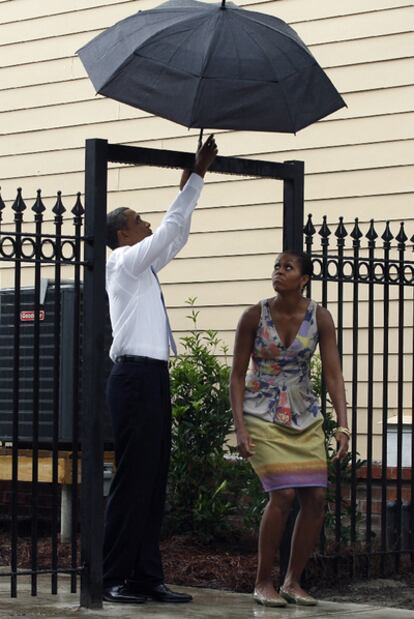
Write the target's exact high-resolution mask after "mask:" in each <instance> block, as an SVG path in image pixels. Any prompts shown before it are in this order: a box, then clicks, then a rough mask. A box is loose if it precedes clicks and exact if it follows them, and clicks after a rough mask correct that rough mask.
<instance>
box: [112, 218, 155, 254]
mask: <svg viewBox="0 0 414 619" xmlns="http://www.w3.org/2000/svg"><path fill="white" fill-rule="evenodd" d="M125 215H126V218H127V221H128V223H127V227H126V228H125V229H123V230H118V242H119V246H120V247H122V246H123V245H135V244H136V243H139V242H140V241H142V240H143V239H145V238H146V237H147V236H151V234H152V230H151V224H150V223H149V222H148V221H144V220H143V219H141V216H140V215H139V213H136V212H135V211H133V210H132V209H128V210H127V211H126V212H125Z"/></svg>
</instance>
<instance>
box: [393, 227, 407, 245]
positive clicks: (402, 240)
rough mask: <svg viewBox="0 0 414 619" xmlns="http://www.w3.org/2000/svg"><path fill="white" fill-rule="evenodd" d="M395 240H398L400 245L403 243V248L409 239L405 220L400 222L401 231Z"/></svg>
mask: <svg viewBox="0 0 414 619" xmlns="http://www.w3.org/2000/svg"><path fill="white" fill-rule="evenodd" d="M395 240H396V241H398V244H399V245H401V247H400V249H403V246H404V244H405V242H406V241H408V236H407V235H406V234H405V230H404V222H403V221H402V222H401V223H400V231H399V232H398V234H397V236H396V237H395Z"/></svg>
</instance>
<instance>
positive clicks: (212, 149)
mask: <svg viewBox="0 0 414 619" xmlns="http://www.w3.org/2000/svg"><path fill="white" fill-rule="evenodd" d="M217 151H218V148H217V144H216V141H215V139H214V134H212V135H210V136H209V137H208V138H207V140H206V141H205V142H204V144H203V145H202V147H201V148H199V149H198V151H197V153H196V156H195V163H194V172H195V173H196V174H198V175H199V176H201V177H202V178H204V175H205V173H206V172H207V170H208V169H209V167H210V166H211V164H212V163H213V161H214V159H215V158H216V155H217Z"/></svg>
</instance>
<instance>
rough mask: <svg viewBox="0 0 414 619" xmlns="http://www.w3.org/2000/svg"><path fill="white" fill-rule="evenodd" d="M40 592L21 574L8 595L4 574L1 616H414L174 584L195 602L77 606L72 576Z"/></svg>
mask: <svg viewBox="0 0 414 619" xmlns="http://www.w3.org/2000/svg"><path fill="white" fill-rule="evenodd" d="M38 587H39V594H38V596H37V597H32V596H31V595H30V584H29V581H28V579H27V578H23V577H21V578H20V579H19V587H18V597H17V599H12V598H10V585H9V580H8V578H1V580H0V617H1V618H5V619H18V618H22V619H23V618H24V619H42V618H47V619H64V618H69V617H73V618H78V617H82V618H85V619H86V618H90V619H110V618H111V617H114V618H115V617H116V618H117V619H154V618H155V617H156V618H157V619H275V618H280V619H292V618H293V617H295V618H298V619H306V618H308V617H309V618H312V617H313V618H318V619H324V618H330V619H351V616H354V617H355V619H392V618H394V617H400V618H401V619H409V618H413V619H414V611H413V610H404V609H397V608H381V607H379V606H374V605H372V604H366V605H362V604H353V603H352V602H351V600H350V602H349V603H342V602H341V603H335V602H328V601H323V602H320V603H319V604H318V605H317V606H315V607H308V608H306V607H300V606H295V605H289V606H288V607H287V608H282V609H278V608H265V607H263V606H259V605H258V604H256V603H255V602H254V601H253V600H252V597H251V596H250V595H246V594H241V593H228V592H225V591H217V590H213V589H190V588H186V587H174V589H176V590H177V591H178V590H179V591H186V592H188V593H191V594H192V595H193V597H194V601H193V602H192V603H191V604H176V605H174V604H169V605H167V604H160V603H156V602H150V601H149V602H147V603H146V604H143V605H142V606H141V605H125V604H108V603H106V602H105V603H104V605H103V608H102V609H99V610H88V609H84V608H79V603H78V600H79V597H78V595H76V594H71V593H69V579H68V578H66V577H61V578H60V580H59V594H58V595H51V594H50V578H48V577H45V576H41V577H39V579H38Z"/></svg>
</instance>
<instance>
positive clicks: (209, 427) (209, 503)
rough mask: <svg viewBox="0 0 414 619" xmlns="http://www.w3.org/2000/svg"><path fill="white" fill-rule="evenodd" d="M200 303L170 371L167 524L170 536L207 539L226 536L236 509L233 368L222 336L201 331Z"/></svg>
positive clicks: (193, 310)
mask: <svg viewBox="0 0 414 619" xmlns="http://www.w3.org/2000/svg"><path fill="white" fill-rule="evenodd" d="M195 301H196V299H195V298H190V299H188V300H187V304H188V305H189V306H190V308H191V312H190V314H189V316H188V318H189V320H190V321H191V323H192V329H191V332H190V335H188V336H186V337H183V338H182V339H181V342H182V344H183V346H184V353H183V354H181V355H180V356H178V357H176V358H175V359H173V360H172V362H171V369H170V376H171V394H172V408H173V422H172V453H171V465H170V474H169V485H168V511H167V515H166V523H165V524H166V528H167V531H168V532H169V533H178V532H184V531H192V532H194V533H195V534H196V535H197V537H199V538H200V539H204V540H208V539H211V538H214V537H220V536H223V535H224V534H225V531H226V529H227V527H228V526H229V523H228V516H230V515H231V514H232V513H233V512H234V510H235V503H234V502H233V500H230V498H229V496H228V491H227V487H228V480H227V471H228V468H229V466H230V465H231V463H229V462H227V461H226V460H225V459H224V455H225V454H226V453H228V447H227V443H228V436H229V434H230V432H231V428H232V417H231V410H230V400H229V376H230V369H229V367H228V365H227V364H226V363H223V362H222V361H221V360H220V359H219V358H218V357H217V356H216V355H217V353H218V352H219V351H220V350H221V351H222V352H224V354H226V353H227V349H226V347H225V346H224V345H223V343H222V342H221V341H220V339H219V338H218V336H217V332H216V331H212V330H206V331H200V330H198V328H197V318H198V315H199V312H198V311H196V310H195Z"/></svg>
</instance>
